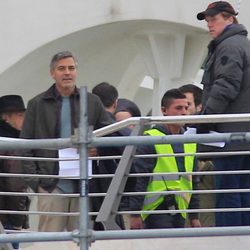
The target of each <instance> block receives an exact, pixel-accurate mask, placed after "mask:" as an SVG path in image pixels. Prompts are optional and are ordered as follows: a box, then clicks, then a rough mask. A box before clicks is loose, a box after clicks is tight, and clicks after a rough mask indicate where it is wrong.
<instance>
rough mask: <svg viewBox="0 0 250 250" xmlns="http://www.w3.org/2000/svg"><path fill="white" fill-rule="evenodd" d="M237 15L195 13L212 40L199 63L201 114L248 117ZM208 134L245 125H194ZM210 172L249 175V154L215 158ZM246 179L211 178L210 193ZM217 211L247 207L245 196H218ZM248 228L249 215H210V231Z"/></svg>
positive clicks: (249, 45)
mask: <svg viewBox="0 0 250 250" xmlns="http://www.w3.org/2000/svg"><path fill="white" fill-rule="evenodd" d="M237 14H238V13H237V12H236V11H235V9H234V8H233V7H232V5H231V4H230V3H228V2H226V1H217V2H213V3H211V4H209V5H208V6H207V8H206V10H204V11H202V12H200V13H198V14H197V19H198V20H205V21H206V22H207V27H208V31H209V33H210V35H211V37H212V38H213V40H212V41H211V42H210V43H209V45H208V56H207V58H206V59H205V62H204V64H203V69H204V74H203V78H202V82H201V83H202V84H203V95H202V107H203V110H202V114H205V115H210V114H239V113H250V42H249V40H248V38H247V34H248V32H247V30H246V28H245V27H244V26H243V25H241V24H239V23H238V20H237V17H236V16H237ZM210 130H214V131H217V132H219V133H223V132H224V133H231V132H243V133H244V132H248V131H250V122H236V123H218V124H200V125H198V126H197V131H198V133H208V132H209V131H210ZM249 149H250V144H249V143H247V142H242V141H237V142H234V143H226V145H225V147H223V148H216V151H224V152H225V151H244V150H249ZM213 163H214V168H215V171H230V170H231V171H235V170H250V156H249V155H237V156H235V155H233V156H224V157H222V156H220V154H218V157H216V158H214V159H213ZM249 188H250V175H249V174H243V175H237V174H231V175H216V189H249ZM216 207H217V208H235V209H237V208H249V207H250V193H249V192H245V193H220V194H217V195H216ZM247 225H248V226H249V225H250V212H246V211H237V212H219V213H218V212H216V226H247Z"/></svg>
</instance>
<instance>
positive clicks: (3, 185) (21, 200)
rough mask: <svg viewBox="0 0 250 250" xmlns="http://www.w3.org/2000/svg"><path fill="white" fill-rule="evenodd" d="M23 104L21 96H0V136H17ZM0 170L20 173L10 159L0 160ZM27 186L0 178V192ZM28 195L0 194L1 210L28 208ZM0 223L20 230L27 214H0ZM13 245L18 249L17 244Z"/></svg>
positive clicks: (21, 189) (17, 181) (21, 118)
mask: <svg viewBox="0 0 250 250" xmlns="http://www.w3.org/2000/svg"><path fill="white" fill-rule="evenodd" d="M24 114H25V106H24V102H23V99H22V97H21V96H19V95H5V96H2V97H0V136H1V137H10V138H19V135H20V130H21V128H22V125H23V119H24ZM1 155H10V156H11V155H14V153H13V152H11V151H2V152H1ZM0 172H1V173H12V174H18V173H19V174H20V173H21V169H20V168H19V166H18V165H16V161H13V160H10V159H8V160H7V159H1V160H0ZM26 188H27V186H26V185H25V182H24V181H23V179H22V178H18V177H5V178H1V182H0V191H1V192H26ZM28 203H29V200H28V197H26V196H13V195H10V196H6V195H3V196H0V209H1V210H18V211H26V210H28ZM0 220H1V223H2V224H3V226H4V228H5V229H10V230H21V229H22V228H27V227H28V216H27V215H21V214H1V215H0ZM13 247H14V248H15V249H18V244H17V243H14V244H13Z"/></svg>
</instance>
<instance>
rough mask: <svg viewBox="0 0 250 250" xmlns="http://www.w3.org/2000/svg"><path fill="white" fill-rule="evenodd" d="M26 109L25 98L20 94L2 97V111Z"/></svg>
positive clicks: (0, 108)
mask: <svg viewBox="0 0 250 250" xmlns="http://www.w3.org/2000/svg"><path fill="white" fill-rule="evenodd" d="M25 110H26V108H25V105H24V102H23V98H22V97H21V96H20V95H4V96H1V97H0V113H4V112H19V111H25Z"/></svg>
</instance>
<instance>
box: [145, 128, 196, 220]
mask: <svg viewBox="0 0 250 250" xmlns="http://www.w3.org/2000/svg"><path fill="white" fill-rule="evenodd" d="M144 134H148V135H151V136H166V134H164V133H162V132H160V131H159V130H157V129H151V130H147V131H145V133H144ZM155 150H156V153H157V154H170V155H171V154H174V151H173V148H172V146H171V144H161V145H160V144H156V145H155ZM195 152H196V144H195V143H185V144H184V153H187V154H193V153H195ZM184 167H185V172H193V168H194V155H188V156H184ZM178 172H179V170H178V165H177V162H176V159H175V157H174V156H170V157H169V156H164V157H157V161H156V165H155V167H154V170H153V173H176V175H169V176H166V175H165V176H164V175H157V176H151V177H150V181H149V183H148V186H147V192H160V191H167V190H170V191H174V190H177V191H178V190H180V191H184V190H192V175H180V174H178ZM174 197H175V202H176V205H177V207H178V209H179V210H185V209H187V208H188V205H189V202H190V199H191V194H189V193H182V194H175V195H174ZM163 201H164V195H162V194H148V195H146V196H145V198H144V204H143V208H142V210H151V211H152V210H155V209H156V208H157V207H158V206H159V205H160V204H161V203H162V202H163ZM181 215H182V217H183V218H184V219H185V218H186V213H181ZM148 216H149V214H143V213H142V214H141V217H142V219H143V220H145V219H146V218H147V217H148Z"/></svg>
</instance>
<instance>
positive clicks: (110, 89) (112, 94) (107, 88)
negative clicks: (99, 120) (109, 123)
mask: <svg viewBox="0 0 250 250" xmlns="http://www.w3.org/2000/svg"><path fill="white" fill-rule="evenodd" d="M92 93H93V94H95V95H97V96H99V98H100V99H101V101H102V103H103V105H104V107H105V109H106V111H108V112H110V113H111V114H114V113H115V109H116V106H117V99H118V91H117V89H116V87H115V86H113V85H111V84H109V83H107V82H101V83H99V84H97V85H96V86H95V87H94V88H93V89H92Z"/></svg>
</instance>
